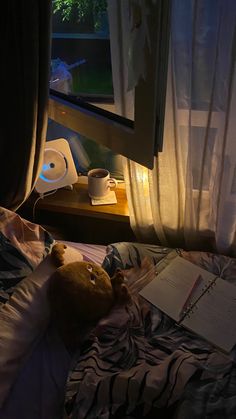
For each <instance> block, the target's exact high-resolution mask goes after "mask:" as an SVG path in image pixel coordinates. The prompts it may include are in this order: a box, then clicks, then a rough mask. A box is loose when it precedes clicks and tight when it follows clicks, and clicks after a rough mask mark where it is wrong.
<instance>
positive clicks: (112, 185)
mask: <svg viewBox="0 0 236 419" xmlns="http://www.w3.org/2000/svg"><path fill="white" fill-rule="evenodd" d="M108 183H109V185H110V186H111V187H112V188H116V187H117V185H118V182H117V180H116V179H114V178H113V177H110V178H109V179H108Z"/></svg>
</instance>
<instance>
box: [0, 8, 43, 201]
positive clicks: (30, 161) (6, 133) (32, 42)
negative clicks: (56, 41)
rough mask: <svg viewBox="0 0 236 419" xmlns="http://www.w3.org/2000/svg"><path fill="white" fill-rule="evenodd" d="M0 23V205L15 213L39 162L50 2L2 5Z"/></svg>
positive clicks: (31, 182)
mask: <svg viewBox="0 0 236 419" xmlns="http://www.w3.org/2000/svg"><path fill="white" fill-rule="evenodd" d="M0 21H1V25H0V28H1V29H0V31H1V33H2V35H1V41H0V42H1V43H2V48H1V64H0V75H1V78H0V86H1V90H0V97H1V109H2V110H1V114H0V115H1V116H0V205H1V206H3V207H6V208H10V209H16V208H18V207H19V206H20V205H21V203H22V202H23V201H24V200H25V199H26V198H27V197H28V196H29V194H30V192H31V191H32V189H33V187H34V185H35V181H36V178H37V176H38V173H39V169H40V167H41V163H42V153H43V145H44V142H45V139H46V128H47V103H48V94H49V76H50V49H51V1H50V0H5V1H2V2H1V17H0Z"/></svg>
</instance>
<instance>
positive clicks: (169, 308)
mask: <svg viewBox="0 0 236 419" xmlns="http://www.w3.org/2000/svg"><path fill="white" fill-rule="evenodd" d="M199 275H201V277H202V278H201V284H200V285H199V286H198V287H197V288H194V293H192V292H191V291H192V289H193V285H194V284H195V282H196V281H197V278H198V277H199ZM214 278H215V275H213V274H212V273H210V272H207V271H205V270H204V269H202V268H200V267H198V266H196V265H194V264H193V263H191V262H189V261H187V260H185V259H183V258H181V257H180V256H177V257H176V258H175V259H174V260H173V261H172V262H171V263H170V264H169V265H168V266H167V267H166V268H164V269H163V271H161V273H160V274H158V275H157V276H156V277H155V279H153V281H152V282H150V283H149V284H148V285H146V286H145V287H144V288H143V289H142V290H141V291H140V292H139V294H140V295H142V296H143V297H144V298H145V299H146V300H148V301H149V302H150V303H152V304H153V305H154V306H156V307H158V308H159V309H160V310H162V311H163V312H164V313H166V314H168V315H169V316H170V317H171V318H172V319H174V320H175V321H179V320H180V318H181V315H182V314H181V313H182V308H183V307H184V305H185V303H186V300H187V299H188V297H189V294H190V293H191V299H192V300H193V301H195V300H196V299H197V298H198V296H199V295H200V293H201V292H202V288H203V287H204V286H206V285H207V284H208V283H209V281H211V280H213V279H214Z"/></svg>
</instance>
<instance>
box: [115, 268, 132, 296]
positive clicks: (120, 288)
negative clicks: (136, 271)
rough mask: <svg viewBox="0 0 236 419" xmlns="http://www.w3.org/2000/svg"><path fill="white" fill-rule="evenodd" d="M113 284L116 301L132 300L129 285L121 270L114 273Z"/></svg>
mask: <svg viewBox="0 0 236 419" xmlns="http://www.w3.org/2000/svg"><path fill="white" fill-rule="evenodd" d="M111 284H112V288H113V292H114V297H115V300H116V302H118V303H126V302H128V301H129V300H130V298H131V296H130V292H129V289H128V287H127V285H126V284H125V283H124V275H123V273H122V272H121V271H117V272H116V273H115V274H114V276H113V277H112V278H111Z"/></svg>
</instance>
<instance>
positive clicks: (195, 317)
mask: <svg viewBox="0 0 236 419" xmlns="http://www.w3.org/2000/svg"><path fill="white" fill-rule="evenodd" d="M139 294H140V295H142V296H143V297H144V298H145V299H146V300H148V301H149V302H150V303H152V304H153V305H154V306H156V307H158V308H159V309H160V310H161V311H163V312H164V313H166V314H167V315H169V316H170V317H171V318H172V319H174V320H175V321H176V323H178V324H179V325H181V326H183V327H186V328H187V329H189V330H191V331H192V332H195V333H197V334H198V335H200V336H201V337H203V338H204V339H206V340H207V341H209V342H210V343H212V344H213V345H215V346H217V347H218V348H220V349H221V350H223V351H224V352H230V351H231V349H232V347H233V346H234V345H235V344H236V327H235V319H236V286H235V285H233V284H230V283H229V282H227V281H225V280H223V279H221V278H220V277H217V276H215V275H214V274H212V273H211V272H208V271H206V270H205V269H202V268H200V267H199V266H197V265H194V264H193V263H191V262H189V261H187V260H185V259H183V258H182V257H180V256H177V257H176V258H175V259H174V260H173V261H172V262H170V264H169V265H168V266H167V267H166V268H164V269H163V270H162V271H161V272H160V273H159V274H158V275H157V276H156V277H155V278H154V279H153V280H152V281H151V282H150V283H149V284H148V285H146V286H145V287H144V288H143V289H142V290H141V291H140V292H139Z"/></svg>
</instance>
